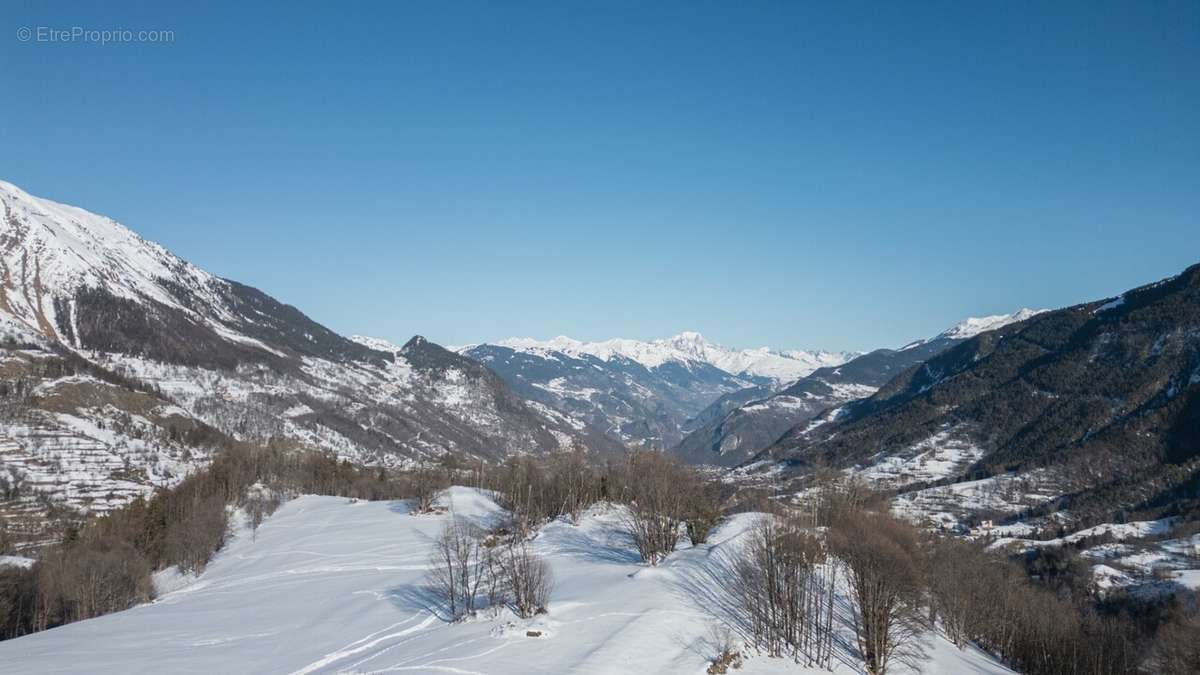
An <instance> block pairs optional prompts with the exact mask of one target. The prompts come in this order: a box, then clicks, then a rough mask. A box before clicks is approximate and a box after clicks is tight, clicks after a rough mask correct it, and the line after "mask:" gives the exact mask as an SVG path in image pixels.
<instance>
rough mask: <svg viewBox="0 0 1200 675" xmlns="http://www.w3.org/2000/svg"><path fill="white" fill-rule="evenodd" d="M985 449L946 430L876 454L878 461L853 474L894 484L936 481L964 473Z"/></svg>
mask: <svg viewBox="0 0 1200 675" xmlns="http://www.w3.org/2000/svg"><path fill="white" fill-rule="evenodd" d="M983 454H984V450H983V448H981V447H979V446H978V445H976V444H974V443H973V442H971V441H970V440H967V439H965V438H955V437H954V432H953V431H952V430H949V429H946V430H942V431H939V432H938V433H936V434H934V435H932V436H930V437H929V438H926V439H925V440H923V441H921V442H920V443H917V444H915V445H913V446H912V447H910V448H907V449H906V450H903V451H900V452H897V453H894V454H890V455H887V456H885V457H876V458H875V459H876V461H875V463H874V464H871V465H869V466H866V467H855V468H854V469H852V470H850V473H854V474H857V475H859V476H861V477H863V478H866V479H868V480H871V481H876V482H879V483H884V484H886V485H888V486H890V487H899V486H903V485H909V484H911V483H918V482H925V481H935V480H939V479H942V478H949V477H951V476H954V475H957V474H960V473H962V472H963V471H964V470H965V469H966V468H967V467H969V466H970V465H971V464H973V463H975V462H976V461H978V460H979V458H981V457H983Z"/></svg>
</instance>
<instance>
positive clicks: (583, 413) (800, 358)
mask: <svg viewBox="0 0 1200 675" xmlns="http://www.w3.org/2000/svg"><path fill="white" fill-rule="evenodd" d="M460 351H461V352H462V354H463V355H465V356H468V357H470V358H472V359H475V360H477V361H479V362H480V363H483V364H485V365H487V366H488V367H489V368H491V369H493V370H495V371H496V372H497V373H499V374H500V376H501V377H503V378H504V379H505V381H506V382H508V384H509V385H511V386H512V387H513V389H515V390H516V391H517V392H518V393H520V394H521V395H522V396H524V397H526V398H527V399H530V400H532V401H537V402H540V403H543V404H545V405H546V406H549V407H551V408H553V409H555V410H558V411H560V412H562V413H563V414H565V415H567V416H569V417H570V418H572V419H575V420H578V422H579V423H580V424H583V425H586V426H588V427H589V428H597V429H601V430H603V431H604V432H606V433H607V434H609V435H610V436H611V437H613V438H614V439H616V440H619V441H621V442H623V443H627V444H631V445H640V446H646V447H651V448H660V449H661V448H669V447H672V446H673V445H675V444H676V443H678V442H679V441H680V440H681V439H682V438H683V435H684V434H685V433H686V432H687V430H688V429H689V428H690V427H689V424H694V422H692V420H693V418H695V417H696V416H697V415H699V414H701V413H702V412H703V411H705V410H706V409H707V408H708V407H709V406H711V405H714V404H715V402H716V401H718V400H719V399H722V397H727V396H728V397H733V398H731V399H727V400H737V397H739V396H744V395H745V393H744V392H748V391H762V392H769V391H771V390H773V389H774V388H776V387H778V386H780V385H781V383H784V382H786V381H788V378H790V379H795V377H800V376H802V375H804V374H807V373H808V372H811V371H812V370H813V369H815V368H817V367H820V366H821V365H822V364H837V363H841V362H842V361H844V360H845V358H846V355H845V354H835V353H831V352H777V351H771V350H769V349H765V348H764V349H747V350H734V349H729V348H726V347H721V346H719V345H714V344H712V343H710V342H708V341H706V340H704V338H703V337H702V336H700V335H699V334H698V333H682V334H680V335H677V336H675V337H673V338H669V339H665V340H656V341H653V342H639V341H635V340H619V339H618V340H608V341H605V342H594V343H585V342H579V341H577V340H572V339H570V338H565V337H559V338H555V339H553V340H549V341H545V342H538V341H535V340H528V339H512V340H504V341H501V342H500V343H497V344H482V345H472V346H468V347H464V348H461V350H460ZM780 378H784V379H780Z"/></svg>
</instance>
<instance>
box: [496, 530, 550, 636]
mask: <svg viewBox="0 0 1200 675" xmlns="http://www.w3.org/2000/svg"><path fill="white" fill-rule="evenodd" d="M504 569H505V572H506V577H507V580H508V591H509V593H510V594H511V595H510V597H511V599H512V606H513V611H514V612H515V613H516V614H517V616H519V617H521V618H523V619H527V618H529V617H531V616H533V615H534V614H540V613H542V612H545V611H546V608H547V607H548V606H549V604H550V593H551V592H552V591H553V590H554V574H553V573H552V572H551V571H550V566H549V565H548V564H546V561H545V560H542V559H541V558H540V557H539V556H537V555H536V554H534V553H533V552H532V551H530V550H529V549H528V548H527V547H526V545H525V543H524V542H515V541H514V542H513V543H512V544H510V545H509V547H508V556H507V558H506V560H505V563H504Z"/></svg>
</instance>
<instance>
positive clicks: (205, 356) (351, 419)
mask: <svg viewBox="0 0 1200 675" xmlns="http://www.w3.org/2000/svg"><path fill="white" fill-rule="evenodd" d="M0 206H2V213H0V218H2V220H0V225H2V227H0V342H3V346H4V349H2V350H0V394H3V399H4V401H3V405H2V406H0V408H3V410H4V417H3V419H0V476H4V481H3V485H0V488H2V489H4V490H5V492H4V494H0V497H6V496H7V497H12V498H13V499H16V498H18V497H20V498H25V497H29V498H30V499H32V498H34V497H35V496H36V495H35V494H34V493H36V494H37V495H46V494H49V495H51V497H52V498H53V499H56V500H59V501H64V500H65V502H69V503H70V504H69V505H70V506H73V507H77V508H89V507H93V506H94V505H98V504H100V503H101V502H103V503H105V504H107V503H110V502H113V501H120V500H121V499H124V498H127V497H128V496H129V495H132V494H134V493H137V492H139V491H142V492H144V491H145V490H148V489H151V488H152V487H153V486H154V485H158V484H163V483H169V482H171V481H173V480H178V478H179V477H181V476H182V475H184V474H185V473H186V472H187V471H188V470H189V466H190V465H191V464H194V463H195V462H200V461H203V459H204V457H205V456H206V453H207V452H208V451H209V450H210V449H211V447H212V445H213V442H215V441H212V439H207V437H205V438H200V437H199V436H197V435H196V433H194V432H189V429H206V430H210V431H211V432H212V433H213V434H215V436H213V438H216V437H217V436H224V437H228V438H232V439H242V440H252V441H260V442H267V441H273V442H288V443H292V444H295V445H298V446H312V447H317V448H323V449H331V450H333V451H335V452H337V453H338V454H339V455H341V456H343V457H346V458H348V459H352V460H356V461H363V462H372V463H378V464H383V465H395V464H402V463H405V462H408V461H413V460H422V459H431V458H436V457H439V456H441V455H443V454H446V453H458V454H462V455H466V456H471V457H482V458H487V459H491V460H496V459H500V458H503V457H505V456H508V455H511V454H514V453H546V452H553V451H557V450H560V449H564V448H572V447H587V448H589V449H591V450H593V451H597V452H604V451H616V450H618V449H619V446H618V444H616V443H614V442H613V441H612V440H611V439H609V438H607V437H606V436H604V435H603V434H602V433H598V432H595V431H594V430H590V429H588V428H587V427H586V426H585V425H583V424H581V423H579V422H578V421H577V420H575V419H571V418H568V417H566V416H564V415H562V414H561V413H559V412H557V411H555V410H553V409H550V408H547V407H545V406H542V405H540V404H536V403H532V404H530V403H526V402H525V401H524V400H523V399H522V397H521V396H519V395H517V394H516V393H514V392H513V391H512V389H511V388H509V387H508V385H506V384H505V382H504V380H503V379H501V378H500V377H497V376H496V374H495V373H493V372H491V371H490V370H488V369H487V368H486V367H482V366H480V365H479V364H478V363H477V362H475V361H472V360H470V359H467V358H464V357H462V356H460V355H458V354H456V353H454V352H451V351H448V350H446V349H443V348H441V347H439V346H437V345H434V344H432V343H430V342H428V341H426V340H424V339H423V338H419V337H417V338H413V339H412V340H411V341H410V342H409V343H408V344H406V345H404V346H403V347H402V348H390V347H384V346H382V345H381V344H380V343H379V342H371V341H365V344H364V341H355V340H351V339H348V338H345V337H343V336H341V335H338V334H337V333H335V332H334V331H331V330H329V329H327V328H325V327H324V326H321V325H320V324H318V323H316V322H315V321H313V320H311V319H310V318H308V317H307V316H305V315H304V314H303V313H302V312H301V311H300V310H298V309H296V308H295V307H292V306H290V305H286V304H283V303H281V302H279V301H277V300H275V299H274V298H272V297H270V296H268V295H266V294H265V293H262V292H261V291H259V290H257V289H254V288H251V287H249V286H246V285H243V284H239V283H237V282H235V281H230V280H226V279H221V278H218V277H216V276H213V275H211V274H209V273H207V272H205V271H204V270H202V269H200V268H198V267H196V266H194V265H192V264H190V263H188V262H186V261H184V260H182V259H180V258H178V257H177V256H175V255H173V254H172V253H170V252H169V251H167V250H166V249H164V248H163V247H161V246H159V245H157V244H154V243H152V242H148V241H146V240H144V239H142V238H141V237H139V236H138V235H136V234H135V233H133V232H132V231H130V230H129V229H127V228H125V227H124V226H122V225H120V224H119V223H117V222H115V221H113V220H111V219H109V218H104V217H102V216H97V215H95V214H92V213H89V212H87V211H84V210H82V209H78V208H75V207H71V206H65V205H62V204H58V203H55V202H52V201H50V200H46V199H40V198H37V197H34V196H32V195H29V194H28V193H25V192H24V191H22V190H20V189H19V188H17V187H15V186H13V185H11V184H9V183H4V182H0ZM64 364H67V365H64ZM188 434H190V435H188ZM192 441H195V442H192ZM51 483H53V485H52V484H51ZM14 486H19V487H14ZM109 493H111V494H112V495H114V498H113V499H112V500H110V499H107V498H105V499H100V497H101V496H107V495H108V494H109ZM71 495H79V498H78V499H76V498H74V497H72V496H71ZM13 499H8V500H6V501H10V502H11V501H13ZM96 508H99V507H98V506H96Z"/></svg>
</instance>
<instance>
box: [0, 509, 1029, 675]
mask: <svg viewBox="0 0 1200 675" xmlns="http://www.w3.org/2000/svg"><path fill="white" fill-rule="evenodd" d="M441 503H442V504H443V505H445V506H447V507H449V506H451V505H452V506H453V509H454V511H455V512H456V514H457V515H458V516H459V517H462V518H466V519H468V520H470V521H473V522H476V523H479V524H481V525H487V524H490V523H492V522H495V520H496V519H497V518H498V517H500V516H501V515H502V512H501V511H500V509H499V508H498V507H497V506H496V505H495V503H494V502H492V500H491V499H489V498H488V497H487V496H486V495H484V494H481V493H479V492H477V491H474V490H469V489H466V488H452V489H451V490H450V492H449V493H448V494H447V495H446V497H445V498H444V499H443V500H442V502H441ZM410 507H411V505H410V504H409V503H406V502H361V501H358V502H355V501H352V500H347V499H345V498H338V497H315V496H306V497H300V498H298V499H295V500H293V501H291V502H288V503H287V504H284V505H283V506H281V507H280V509H279V510H278V511H277V512H276V513H275V515H273V516H272V517H271V518H269V519H267V520H266V521H265V522H264V523H263V525H262V526H261V527H260V528H259V529H258V531H257V533H256V535H255V536H254V537H247V536H244V535H243V536H239V537H237V538H235V539H234V540H233V541H232V542H231V543H230V544H228V545H227V547H226V548H225V549H224V550H223V551H221V552H220V553H219V554H218V555H217V556H216V558H215V559H214V560H213V561H212V562H211V563H210V565H209V566H208V568H207V569H206V570H205V572H204V573H203V574H201V575H200V576H199V577H198V578H196V579H195V580H193V581H191V583H189V584H186V585H182V586H180V587H178V588H176V589H175V590H170V591H168V592H166V593H164V594H163V595H162V596H161V597H159V598H158V599H157V600H156V601H155V602H153V603H149V604H146V605H141V606H138V607H135V608H133V609H130V610H128V611H125V612H120V613H117V614H112V615H108V616H104V617H100V618H97V619H91V620H88V621H83V622H80V623H75V624H70V625H67V626H64V627H61V628H56V629H53V630H50V631H46V632H42V633H37V634H34V635H30V636H26V637H22V638H18V639H16V640H9V641H6V642H0V662H3V663H4V664H5V672H7V673H22V674H26V673H65V672H78V671H79V669H80V668H81V667H83V666H84V665H86V670H87V672H89V673H127V672H171V673H215V672H219V673H231V674H235V673H294V674H300V673H334V672H375V673H380V672H389V673H400V672H420V673H437V672H446V673H497V674H501V675H503V674H507V673H522V674H524V673H566V672H571V673H701V672H703V671H704V669H705V668H706V667H707V664H708V661H709V659H710V658H711V656H712V650H711V648H710V647H709V646H708V641H707V635H708V633H709V629H710V627H711V626H712V625H714V621H715V619H714V617H713V616H712V615H711V614H710V612H711V611H714V609H715V608H713V607H711V606H707V605H706V604H705V603H704V602H703V601H702V600H701V599H700V598H701V597H702V596H704V594H706V593H713V592H719V591H720V583H721V580H720V579H719V578H717V577H715V576H714V575H713V573H714V572H716V571H718V570H719V569H720V568H719V567H718V564H719V563H720V561H721V560H722V559H723V558H724V557H725V555H726V554H727V553H729V552H732V551H736V550H737V547H738V546H739V545H740V542H741V540H742V538H743V537H742V535H743V533H744V532H745V530H746V528H747V527H749V526H750V525H751V524H752V523H753V522H754V518H755V517H757V516H756V515H755V514H740V515H737V516H735V517H733V518H731V519H730V520H729V521H728V522H727V523H725V524H724V525H723V526H722V527H720V528H719V529H718V530H717V531H716V532H715V533H714V536H713V538H712V541H711V543H709V544H705V545H702V546H699V547H689V546H686V545H685V546H683V547H681V548H680V549H679V550H677V551H676V552H675V553H674V554H672V556H671V557H670V558H668V560H667V561H666V562H664V563H663V564H662V565H661V566H659V567H657V568H648V567H646V566H644V565H642V564H640V563H638V562H637V556H636V554H635V553H634V551H633V549H632V547H631V546H630V545H629V543H628V542H627V541H625V539H624V538H623V536H622V535H621V533H620V528H619V522H620V518H621V511H620V508H619V507H611V506H597V507H594V508H593V509H591V510H590V511H588V512H587V513H586V514H585V515H584V516H583V518H582V519H581V521H580V524H579V525H577V526H576V525H571V524H570V523H568V522H565V521H557V522H554V523H551V524H549V525H547V526H546V527H545V528H543V530H542V531H541V532H540V533H539V534H538V536H537V537H536V538H535V539H534V540H533V542H532V547H533V549H534V550H535V551H536V552H538V553H539V554H541V555H543V556H545V558H546V559H547V560H548V561H549V563H550V565H551V567H552V569H553V572H554V575H555V579H556V582H557V583H556V586H555V590H554V593H553V595H552V597H551V601H550V607H549V610H550V611H549V613H548V614H545V615H540V616H538V617H535V618H534V619H530V620H521V619H518V618H516V617H515V616H513V615H512V614H511V613H509V612H508V611H507V610H504V611H500V612H498V613H494V614H493V613H490V612H484V613H482V614H481V615H479V616H477V617H475V618H473V619H470V620H467V621H464V622H459V623H455V624H449V623H446V622H445V620H444V619H443V618H442V617H441V615H440V613H439V612H438V610H437V607H436V605H435V604H434V603H433V602H432V601H433V598H432V597H431V596H430V594H429V593H428V592H427V591H426V590H425V586H424V577H425V574H426V572H427V570H428V560H429V554H430V547H431V542H432V540H433V539H434V537H436V536H437V533H438V532H439V530H440V528H441V527H442V525H443V523H445V522H446V519H447V518H448V517H449V515H448V514H446V513H443V514H438V515H413V514H412V513H410ZM697 590H699V591H700V592H699V593H697ZM528 631H535V632H539V633H540V635H537V636H531V635H529V634H528ZM925 640H926V641H927V644H928V660H927V662H926V663H925V664H924V672H926V673H966V672H970V673H981V674H1000V673H1007V672H1009V671H1007V670H1006V669H1004V668H1003V667H1002V666H1000V665H998V664H996V663H995V662H993V661H991V660H990V659H989V658H987V657H986V656H985V655H983V654H981V653H980V652H978V651H976V650H973V649H968V650H965V651H959V650H957V649H955V648H954V647H953V646H952V645H950V643H949V642H947V641H946V640H944V639H943V638H941V637H938V636H935V635H932V634H930V635H927V636H925ZM738 672H743V673H747V674H750V675H754V674H765V673H785V672H786V673H797V672H798V673H814V674H815V673H820V672H826V671H821V670H810V669H805V668H802V667H800V666H797V665H796V664H794V663H792V662H791V661H790V660H787V659H768V658H765V657H763V656H752V657H751V658H749V659H748V660H747V662H746V665H745V666H744V667H743V668H742V670H740V671H738ZM833 672H836V673H854V672H857V670H856V668H855V666H854V660H853V658H852V657H851V656H850V655H849V653H839V654H838V655H837V658H835V665H834V671H833ZM896 672H897V673H905V672H907V671H905V670H904V669H903V668H897V669H896Z"/></svg>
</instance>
